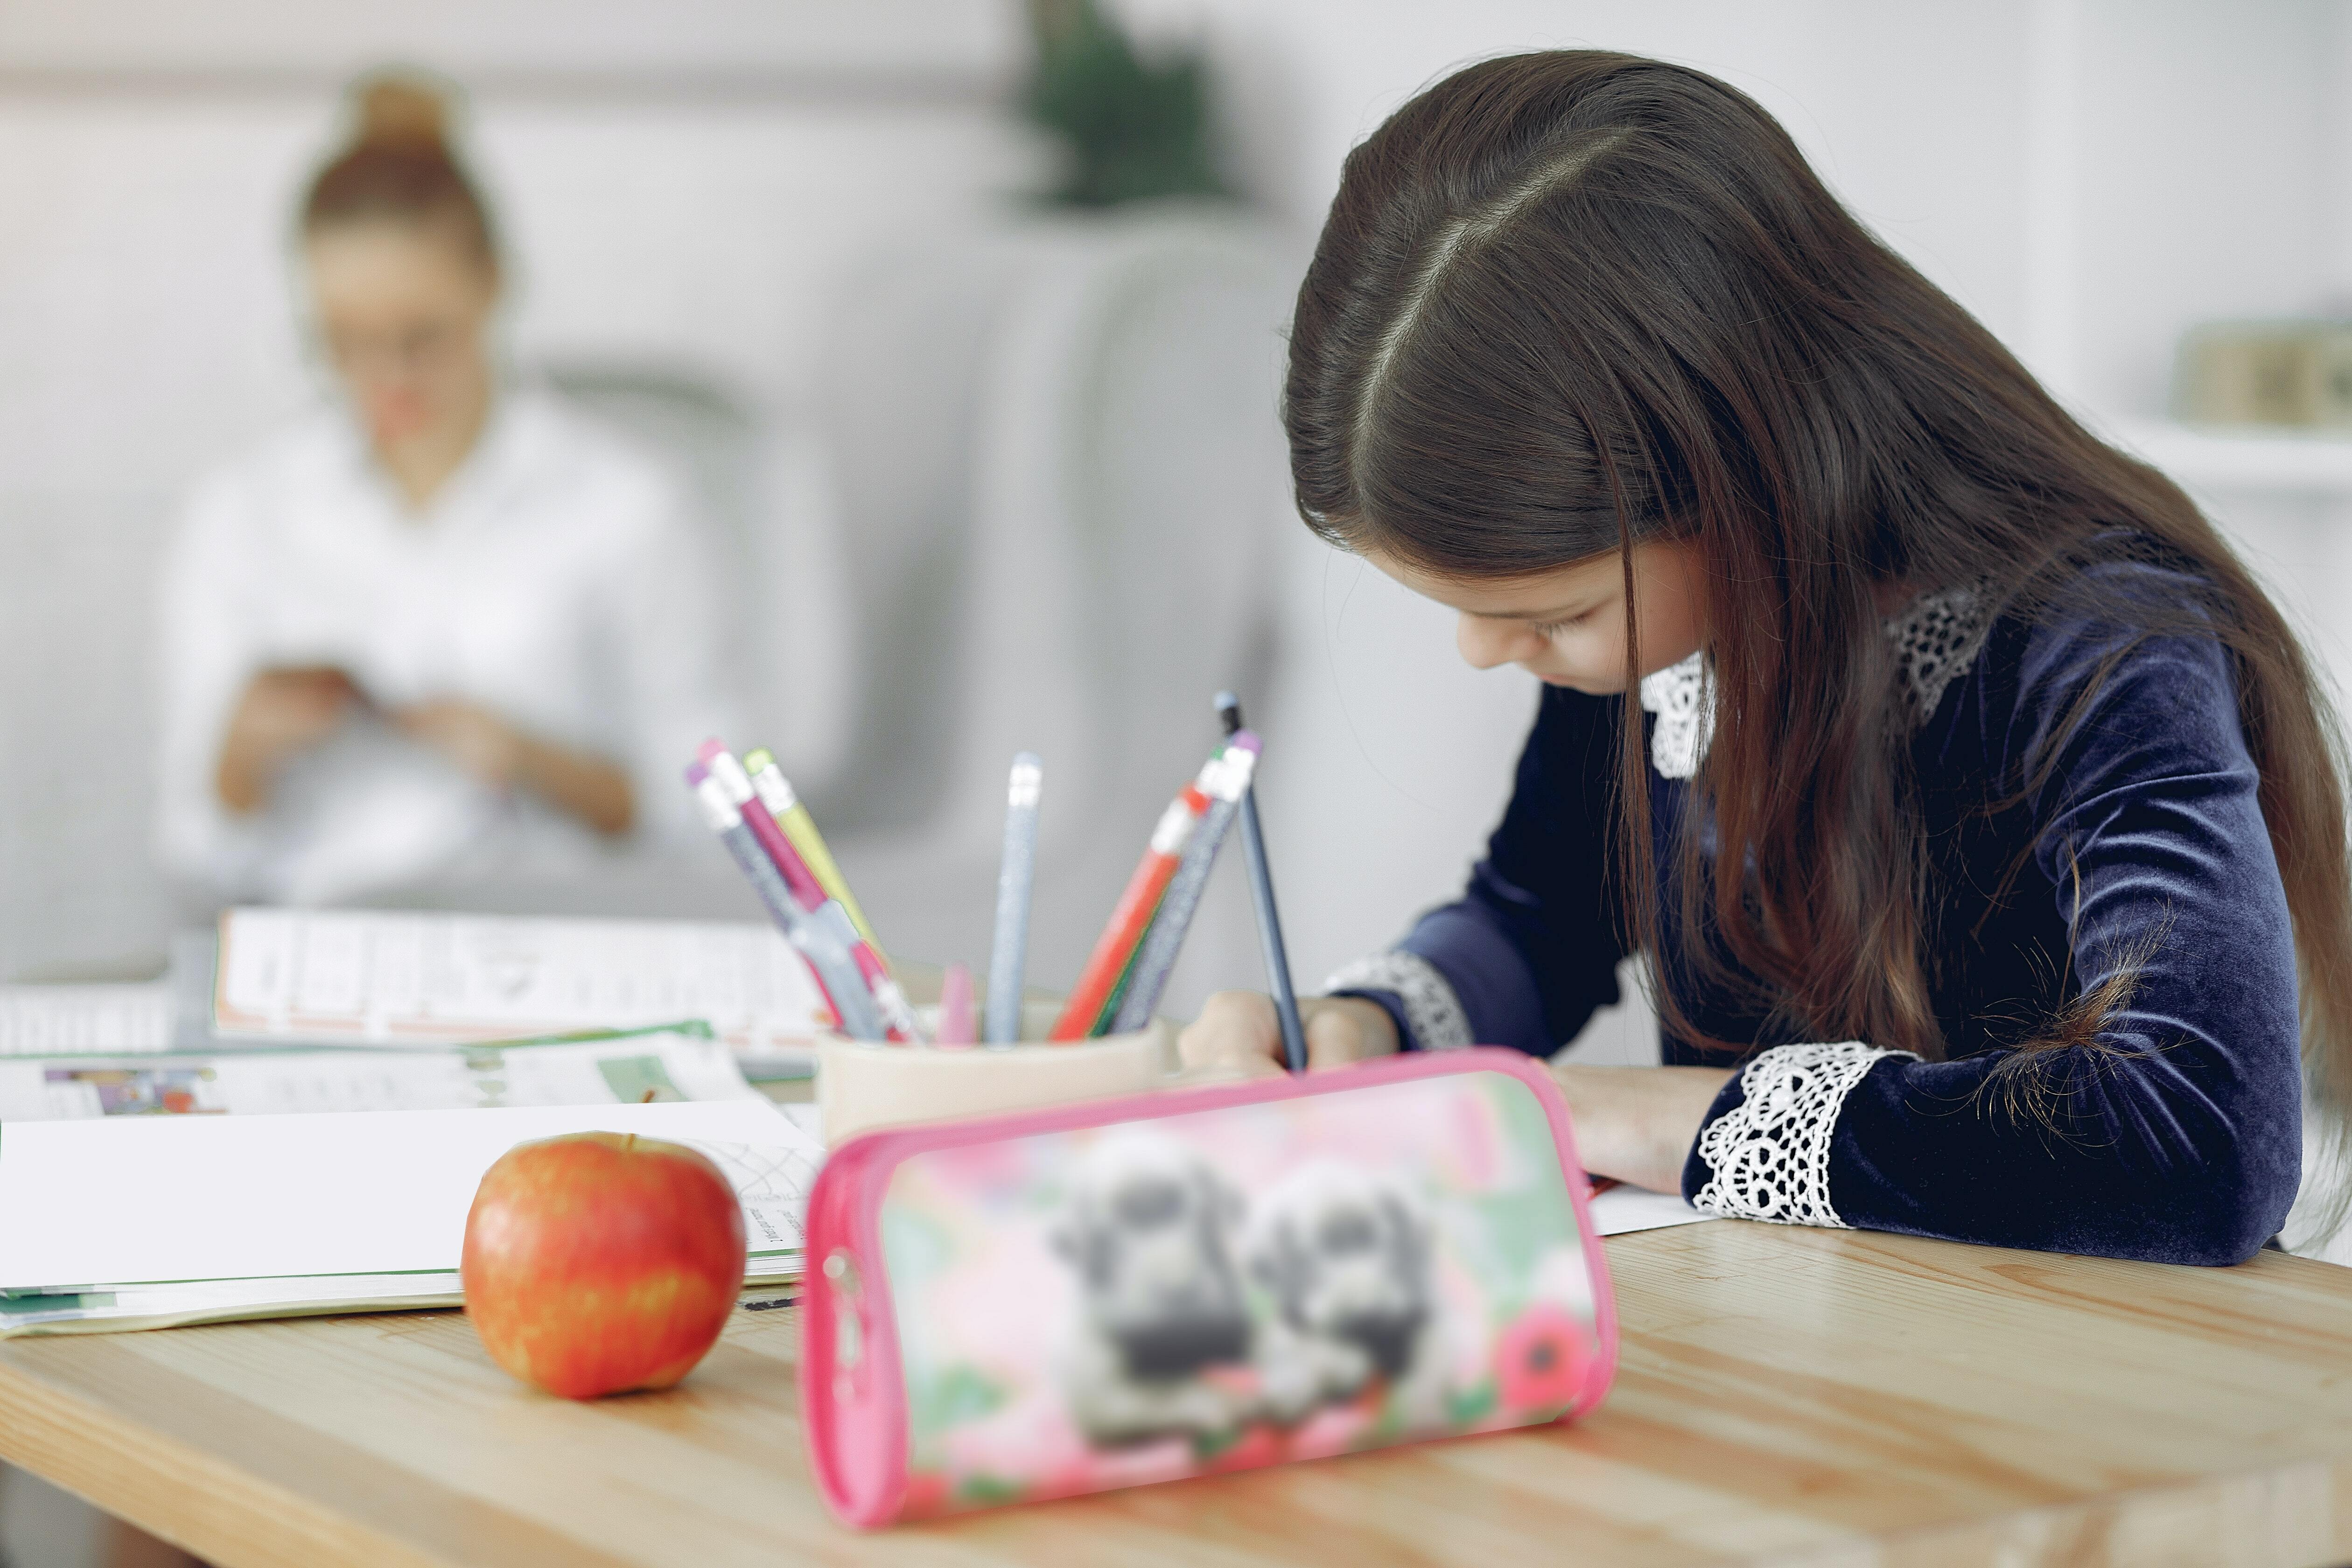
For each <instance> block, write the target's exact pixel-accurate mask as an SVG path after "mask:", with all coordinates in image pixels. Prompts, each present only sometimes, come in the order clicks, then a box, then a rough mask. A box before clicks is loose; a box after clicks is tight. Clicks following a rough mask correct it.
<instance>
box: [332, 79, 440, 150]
mask: <svg viewBox="0 0 2352 1568" xmlns="http://www.w3.org/2000/svg"><path fill="white" fill-rule="evenodd" d="M352 98H353V99H354V100H357V105H358V109H359V129H358V132H357V133H356V134H355V135H354V136H353V137H352V141H353V142H355V143H356V144H358V145H362V146H369V147H387V146H401V147H425V146H434V147H442V146H446V145H447V142H448V135H449V100H447V98H446V97H445V96H443V94H442V93H441V92H440V90H439V89H436V88H435V87H434V86H433V85H432V84H431V83H429V82H425V81H423V80H421V79H418V78H416V77H414V76H409V75H405V74H400V73H386V74H384V75H382V76H373V77H369V78H367V79H364V80H362V81H360V82H358V83H357V84H355V85H354V87H353V88H352Z"/></svg>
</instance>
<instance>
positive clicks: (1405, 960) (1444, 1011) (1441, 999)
mask: <svg viewBox="0 0 2352 1568" xmlns="http://www.w3.org/2000/svg"><path fill="white" fill-rule="evenodd" d="M1334 991H1393V992H1395V993H1396V995H1397V999H1398V1000H1399V1001H1400V1002H1402V1003H1403V1004H1404V1024H1405V1027H1406V1028H1407V1029H1409V1030H1411V1031H1412V1044H1413V1045H1415V1046H1418V1047H1420V1048H1421V1049H1423V1050H1424V1051H1457V1050H1460V1049H1462V1048H1463V1047H1465V1046H1469V1045H1473V1044H1475V1041H1473V1040H1472V1039H1471V1038H1470V1015H1469V1014H1468V1013H1467V1012H1465V1011H1464V1010H1463V1006H1462V998H1461V997H1459V996H1456V995H1455V994H1454V986H1453V984H1452V983H1451V982H1450V981H1448V980H1447V979H1446V978H1445V976H1444V974H1443V973H1439V971H1438V968H1437V965H1435V964H1433V963H1430V962H1429V960H1427V959H1425V958H1423V957H1422V956H1421V955H1420V954H1419V953H1417V952H1404V951H1403V950H1402V949H1398V950H1396V951H1393V952H1376V953H1373V954H1371V955H1370V957H1368V958H1360V959H1358V960H1356V962H1355V963H1350V964H1349V965H1347V966H1346V967H1345V968H1343V969H1340V970H1339V971H1337V972H1336V973H1333V974H1332V976H1331V977H1330V978H1329V979H1328V980H1326V981H1325V982H1323V994H1325V995H1327V996H1328V995H1329V994H1331V993H1332V992H1334Z"/></svg>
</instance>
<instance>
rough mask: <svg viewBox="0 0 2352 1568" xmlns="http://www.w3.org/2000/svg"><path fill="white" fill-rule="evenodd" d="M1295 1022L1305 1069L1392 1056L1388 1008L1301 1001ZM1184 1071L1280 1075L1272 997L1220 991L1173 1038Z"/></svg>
mask: <svg viewBox="0 0 2352 1568" xmlns="http://www.w3.org/2000/svg"><path fill="white" fill-rule="evenodd" d="M1298 1020H1299V1024H1300V1026H1301V1027H1303V1028H1304V1029H1305V1030H1306V1033H1307V1066H1308V1067H1309V1068H1333V1067H1345V1066H1346V1065H1347V1064H1348V1063H1349V1062H1360V1061H1362V1060H1364V1059H1365V1058H1367V1057H1385V1056H1393V1055H1395V1054H1396V1049H1397V1035H1396V1024H1395V1023H1394V1021H1392V1020H1391V1018H1390V1017H1389V1015H1388V1009H1386V1008H1384V1007H1382V1006H1381V1005H1380V1004H1378V1003H1376V1002H1367V1001H1365V1000H1364V999H1363V998H1362V997H1360V996H1302V997H1300V998H1299V1001H1298ZM1176 1051H1177V1055H1178V1058H1180V1059H1181V1061H1182V1062H1183V1064H1184V1069H1185V1070H1186V1071H1187V1072H1225V1073H1238V1074H1241V1075H1243V1076H1245V1077H1251V1078H1259V1077H1264V1076H1265V1075H1267V1074H1269V1073H1277V1072H1280V1071H1282V1070H1283V1060H1282V1026H1281V1024H1280V1023H1279V1022H1278V1021H1277V1020H1276V1017H1275V1014H1274V998H1273V997H1271V996H1262V995H1260V994H1258V993H1256V992H1255V991H1220V992H1218V993H1217V994H1215V995H1213V996H1212V997H1210V998H1209V1000H1208V1002H1207V1003H1206V1004H1205V1005H1203V1006H1202V1008H1201V1016H1199V1017H1198V1018H1195V1019H1194V1020H1193V1021H1192V1024H1191V1025H1190V1026H1188V1027H1187V1028H1186V1029H1185V1030H1184V1032H1183V1033H1182V1034H1181V1035H1179V1036H1178V1037H1176Z"/></svg>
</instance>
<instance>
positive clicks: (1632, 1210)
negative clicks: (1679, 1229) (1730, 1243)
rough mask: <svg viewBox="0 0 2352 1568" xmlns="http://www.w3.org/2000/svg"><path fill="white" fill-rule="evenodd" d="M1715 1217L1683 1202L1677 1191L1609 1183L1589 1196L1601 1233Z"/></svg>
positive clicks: (1615, 1233)
mask: <svg viewBox="0 0 2352 1568" xmlns="http://www.w3.org/2000/svg"><path fill="white" fill-rule="evenodd" d="M1719 1217H1721V1216H1719V1215H1711V1214H1701V1213H1700V1212H1699V1211H1698V1210H1696V1209H1695V1208H1693V1207H1691V1206H1690V1205H1688V1204H1686V1203H1685V1202H1683V1200H1682V1195H1681V1194H1678V1193H1653V1192H1647V1191H1645V1190H1643V1188H1640V1187H1612V1188H1610V1189H1609V1190H1608V1191H1607V1192H1605V1193H1602V1194H1601V1195H1600V1196H1599V1197H1596V1198H1594V1199H1593V1200H1592V1224H1593V1227H1594V1228H1595V1229H1597V1230H1598V1231H1600V1232H1601V1235H1603V1236H1625V1235H1628V1234H1630V1233H1632V1232H1633V1231H1637V1230H1663V1229H1664V1228H1665V1227H1666V1226H1670V1225H1696V1223H1697V1222H1699V1221H1700V1220H1703V1219H1717V1218H1719Z"/></svg>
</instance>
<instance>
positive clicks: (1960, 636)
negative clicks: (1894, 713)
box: [1640, 585, 1992, 779]
mask: <svg viewBox="0 0 2352 1568" xmlns="http://www.w3.org/2000/svg"><path fill="white" fill-rule="evenodd" d="M1991 629H1992V617H1991V616H1990V614H1989V612H1988V609H1987V605H1986V603H1985V593H1984V589H1983V587H1982V586H1981V585H1979V586H1977V587H1969V588H1946V589H1942V590H1940V591H1938V592H1937V593H1932V594H1922V595H1919V597H1917V598H1916V599H1914V600H1913V601H1912V602H1911V605H1910V607H1909V608H1908V609H1906V610H1905V611H1904V612H1903V613H1902V614H1901V615H1898V616H1890V617H1888V619H1887V621H1886V623H1885V632H1886V637H1887V640H1888V641H1890V642H1892V643H1893V644H1894V645H1895V661H1896V662H1895V679H1896V680H1897V681H1898V682H1899V683H1900V684H1901V685H1902V687H1903V690H1904V693H1905V695H1906V696H1907V697H1908V698H1909V699H1910V700H1911V710H1912V717H1913V721H1914V722H1915V723H1916V722H1920V721H1925V720H1926V719H1927V715H1929V714H1930V713H1933V712H1934V711H1935V710H1936V704H1937V703H1938V702H1941V701H1942V700H1944V690H1945V689H1946V688H1947V687H1948V686H1950V685H1951V684H1952V682H1953V680H1954V679H1957V678H1958V676H1959V674H1960V672H1961V671H1962V670H1965V669H1967V668H1969V665H1971V664H1974V663H1975V662H1976V657H1977V655H1978V653H1979V652H1980V651H1981V650H1982V649H1983V647H1984V640H1985V635H1986V633H1988V632H1989V631H1990V630H1991ZM1640 692H1641V701H1642V710H1643V712H1645V713H1655V714H1656V715H1657V716H1658V722H1657V727H1656V728H1655V729H1654V730H1653V731H1651V732H1650V765H1651V766H1652V767H1654V768H1655V769H1657V770H1658V772H1659V773H1660V774H1661V775H1663V776H1664V777H1666V778H1670V779H1686V778H1691V777H1693V776H1695V775H1696V773H1698V765H1699V763H1700V762H1701V761H1702V760H1704V759H1705V757H1706V743H1707V742H1708V740H1709V739H1710V738H1711V737H1712V736H1713V735H1714V733H1715V681H1714V679H1713V678H1712V677H1711V676H1710V674H1709V673H1708V671H1707V668H1706V654H1705V653H1704V652H1701V653H1695V654H1693V655H1691V656H1690V657H1689V658H1686V659H1684V660H1683V661H1682V662H1681V663H1680V664H1670V665H1668V666H1667V667H1666V668H1664V669H1661V670H1659V671H1657V672H1656V673H1655V674H1654V675H1645V676H1643V678H1642V683H1641V688H1640Z"/></svg>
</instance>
